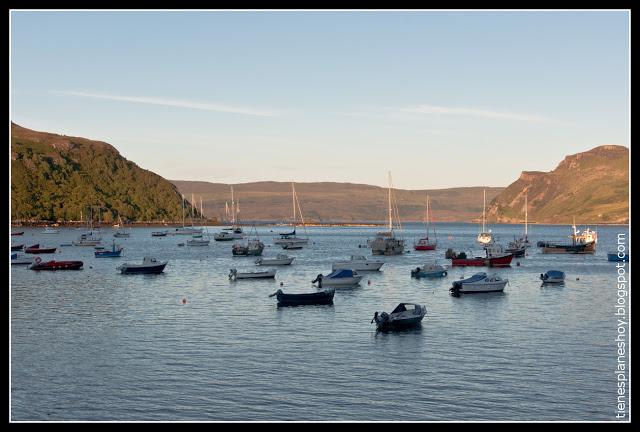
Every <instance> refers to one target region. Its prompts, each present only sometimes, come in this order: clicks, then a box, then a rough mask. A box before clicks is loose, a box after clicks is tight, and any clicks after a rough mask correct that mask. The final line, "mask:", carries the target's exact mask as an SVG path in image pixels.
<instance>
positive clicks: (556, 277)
mask: <svg viewBox="0 0 640 432" xmlns="http://www.w3.org/2000/svg"><path fill="white" fill-rule="evenodd" d="M540 280H542V282H544V283H563V282H564V272H561V271H560V270H549V271H548V272H546V273H545V274H540Z"/></svg>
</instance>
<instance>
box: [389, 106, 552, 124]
mask: <svg viewBox="0 0 640 432" xmlns="http://www.w3.org/2000/svg"><path fill="white" fill-rule="evenodd" d="M401 111H403V112H410V113H418V114H441V115H466V116H475V117H489V118H497V119H506V120H522V121H531V122H546V121H550V119H548V118H545V117H542V116H537V115H531V114H520V113H511V112H500V111H490V110H484V109H477V108H459V107H443V106H436V105H418V106H414V107H406V108H401Z"/></svg>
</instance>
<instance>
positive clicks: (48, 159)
mask: <svg viewBox="0 0 640 432" xmlns="http://www.w3.org/2000/svg"><path fill="white" fill-rule="evenodd" d="M89 207H93V212H94V219H95V220H97V219H98V209H101V212H100V213H101V215H102V216H101V217H102V220H103V221H105V222H111V221H113V220H116V219H117V215H118V214H120V216H121V217H122V219H124V220H130V221H160V220H165V221H180V220H181V219H182V205H181V197H180V194H179V192H178V191H177V189H176V187H175V186H174V185H173V184H171V183H170V182H168V181H167V180H165V179H164V178H162V177H160V176H159V175H157V174H154V173H153V172H151V171H147V170H144V169H142V168H140V167H139V166H137V165H136V164H135V163H133V162H131V161H129V160H127V159H125V158H124V157H122V156H120V154H119V153H118V151H117V150H116V149H115V148H113V147H112V146H111V145H109V144H107V143H104V142H100V141H92V140H88V139H85V138H78V137H70V136H65V135H56V134H52V133H45V132H36V131H32V130H29V129H26V128H23V127H21V126H18V125H16V124H14V123H12V124H11V214H12V218H19V219H22V220H50V221H54V220H61V221H71V220H80V215H81V214H82V215H83V217H84V218H86V216H87V214H88V210H89Z"/></svg>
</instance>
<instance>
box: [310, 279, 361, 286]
mask: <svg viewBox="0 0 640 432" xmlns="http://www.w3.org/2000/svg"><path fill="white" fill-rule="evenodd" d="M361 279H362V276H352V277H345V278H336V279H331V278H324V279H322V281H319V283H318V287H320V288H322V287H331V286H332V287H339V286H354V285H358V284H359V283H360V280H361Z"/></svg>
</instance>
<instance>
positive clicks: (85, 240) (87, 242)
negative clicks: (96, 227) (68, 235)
mask: <svg viewBox="0 0 640 432" xmlns="http://www.w3.org/2000/svg"><path fill="white" fill-rule="evenodd" d="M101 243H102V237H95V236H94V235H93V231H90V232H87V233H84V234H80V236H79V237H78V239H77V240H75V241H72V242H71V244H72V245H73V246H98V245H99V244H101Z"/></svg>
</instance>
